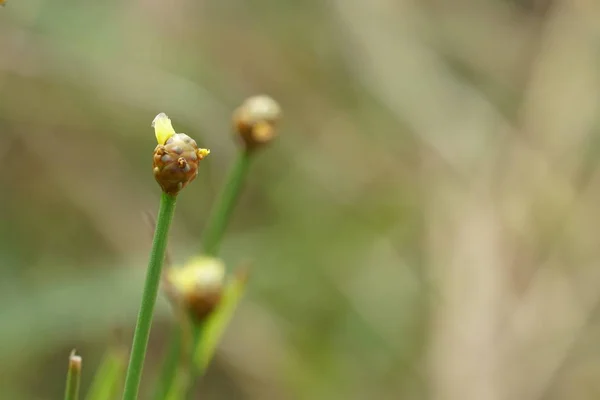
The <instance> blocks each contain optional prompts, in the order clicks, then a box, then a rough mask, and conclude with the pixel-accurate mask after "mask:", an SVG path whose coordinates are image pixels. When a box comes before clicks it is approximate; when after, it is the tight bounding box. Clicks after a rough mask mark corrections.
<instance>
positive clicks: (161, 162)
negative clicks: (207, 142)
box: [152, 114, 210, 195]
mask: <svg viewBox="0 0 600 400" xmlns="http://www.w3.org/2000/svg"><path fill="white" fill-rule="evenodd" d="M153 126H154V129H155V131H156V137H157V141H158V146H156V148H155V149H154V157H153V163H152V165H153V173H154V178H155V179H156V181H157V182H158V184H159V185H160V187H161V188H162V190H163V191H164V192H165V193H168V194H171V195H176V194H177V193H179V191H180V190H181V189H183V188H184V187H185V186H186V185H187V184H188V183H190V182H191V181H193V180H194V179H195V178H196V176H197V175H198V163H199V162H200V160H202V159H203V158H204V157H206V156H207V155H208V154H209V153H210V150H207V149H199V148H198V145H197V144H196V141H195V140H194V139H192V138H191V137H189V136H188V135H186V134H185V133H175V131H174V130H173V128H172V126H171V121H170V120H169V118H168V117H167V116H166V115H165V114H159V115H157V117H156V118H155V119H154V122H153Z"/></svg>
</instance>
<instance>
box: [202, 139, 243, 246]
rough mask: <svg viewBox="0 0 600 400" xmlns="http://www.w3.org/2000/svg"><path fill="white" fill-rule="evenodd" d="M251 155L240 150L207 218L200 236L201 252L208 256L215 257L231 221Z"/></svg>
mask: <svg viewBox="0 0 600 400" xmlns="http://www.w3.org/2000/svg"><path fill="white" fill-rule="evenodd" d="M250 160H251V153H250V152H248V151H246V150H241V151H240V152H239V155H238V157H237V160H236V161H235V164H234V165H233V168H232V170H231V172H230V173H229V177H228V179H227V183H225V186H224V187H223V191H222V192H221V194H220V195H219V198H218V199H217V203H216V204H215V205H214V206H213V209H212V211H211V213H210V215H209V217H208V222H207V223H206V228H205V231H204V234H203V236H202V250H203V252H204V254H206V255H208V256H216V255H217V254H218V253H219V247H220V245H221V241H222V239H223V234H224V233H225V229H226V228H227V224H228V223H229V220H230V219H231V213H232V212H233V209H234V207H235V204H236V203H237V200H238V197H239V194H240V192H241V190H242V186H243V183H244V179H245V178H246V175H247V173H248V169H249V168H248V167H249V165H250Z"/></svg>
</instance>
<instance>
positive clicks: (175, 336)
mask: <svg viewBox="0 0 600 400" xmlns="http://www.w3.org/2000/svg"><path fill="white" fill-rule="evenodd" d="M181 329H182V327H181V326H179V325H175V326H174V327H173V330H172V332H171V339H170V340H169V345H168V348H167V354H166V356H165V359H164V361H163V365H162V370H161V373H160V379H159V381H158V388H157V389H156V393H155V394H154V399H155V400H164V399H167V398H168V395H169V391H170V390H171V386H172V385H173V381H174V380H175V375H177V371H178V369H179V360H180V358H181V342H182V339H181Z"/></svg>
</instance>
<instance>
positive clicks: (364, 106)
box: [0, 0, 600, 400]
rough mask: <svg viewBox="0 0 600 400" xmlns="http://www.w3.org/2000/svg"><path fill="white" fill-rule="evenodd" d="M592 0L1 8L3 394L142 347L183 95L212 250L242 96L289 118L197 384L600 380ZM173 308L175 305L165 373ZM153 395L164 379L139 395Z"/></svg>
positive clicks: (393, 390)
mask: <svg viewBox="0 0 600 400" xmlns="http://www.w3.org/2000/svg"><path fill="white" fill-rule="evenodd" d="M599 26H600V6H598V5H597V4H596V2H594V1H567V0H555V1H550V0H528V1H508V0H506V1H502V0H484V1H481V0H455V1H442V0H427V1H416V0H412V1H409V0H399V1H389V0H369V1H365V0H331V1H314V0H313V1H302V2H296V1H289V0H287V1H284V0H257V1H250V2H247V1H240V0H232V1H217V0H209V1H192V0H175V1H169V2H166V1H162V2H161V1H150V0H137V1H115V0H109V1H72V0H71V1H68V0H52V1H50V0H11V1H8V2H7V4H6V7H4V8H0V188H1V196H0V209H1V210H2V211H1V213H0V321H1V322H0V387H2V396H3V398H4V397H5V398H7V399H9V398H10V399H24V400H28V399H57V398H60V397H61V396H62V393H63V384H64V371H63V369H62V368H61V367H62V366H63V365H64V356H65V354H67V353H68V351H69V350H70V349H71V348H73V347H76V348H77V349H78V351H79V353H81V354H82V355H83V357H84V360H85V361H84V363H85V364H84V365H85V366H84V369H83V376H82V391H83V392H85V391H86V390H87V388H89V386H90V384H91V381H92V374H93V372H94V370H95V368H97V367H98V365H99V364H100V361H101V358H102V355H103V354H104V350H105V349H106V348H107V347H108V346H110V345H112V344H114V343H115V341H116V342H119V343H123V344H127V343H129V341H130V335H131V330H132V327H133V324H134V321H135V313H136V311H137V308H138V306H139V300H140V294H141V280H142V277H143V269H144V267H145V263H146V257H147V252H148V249H149V246H150V239H149V237H150V234H149V228H148V226H147V224H146V223H145V222H144V218H143V213H144V212H148V211H150V212H154V211H155V208H156V207H157V203H158V197H159V190H158V188H157V186H156V183H155V182H154V179H153V177H152V170H151V155H152V150H153V148H154V146H155V144H156V142H155V139H154V137H153V132H152V129H151V127H150V126H149V121H151V120H152V118H153V117H154V116H155V115H156V114H157V113H158V112H162V111H164V112H166V113H168V114H169V116H170V117H171V118H173V119H174V120H176V121H178V124H177V130H178V131H183V132H186V133H189V134H191V135H193V136H194V138H195V139H197V141H198V144H199V145H200V146H202V147H209V148H210V149H211V150H212V154H211V157H210V158H208V159H207V160H206V161H205V162H204V164H203V166H205V167H203V168H201V170H200V175H199V176H198V178H197V179H196V181H195V182H194V183H193V184H191V185H190V187H189V188H188V189H186V191H185V193H183V194H182V196H181V198H180V199H179V201H178V210H177V215H176V217H175V221H174V227H173V233H172V236H171V242H170V247H171V251H172V253H173V255H174V258H175V261H176V262H182V261H183V260H185V259H187V258H188V256H190V255H192V254H194V253H195V252H196V251H197V250H198V249H199V243H200V232H201V229H202V227H203V225H204V223H205V221H206V218H207V216H208V209H209V207H210V205H211V203H212V200H213V199H214V198H215V195H216V193H217V191H218V189H219V187H220V185H221V184H222V182H223V179H224V177H225V175H226V173H227V170H228V168H229V166H230V165H231V163H232V161H233V158H234V150H235V140H234V138H233V135H232V133H231V131H232V129H231V121H230V118H231V112H232V111H233V110H234V108H235V107H236V106H237V105H238V104H239V102H240V101H241V100H243V99H244V98H246V97H247V96H249V95H253V94H256V93H268V94H269V95H271V96H273V97H274V98H276V99H277V100H278V101H279V102H280V104H281V105H282V108H283V110H284V113H285V119H284V120H283V123H282V125H281V127H280V135H279V137H278V139H277V141H275V143H273V145H272V146H270V147H269V148H268V149H265V151H264V152H263V153H262V154H260V155H259V157H258V158H257V160H255V161H256V162H255V163H254V165H253V168H252V171H251V173H250V178H249V182H248V184H247V186H246V188H245V192H244V195H243V196H242V199H241V202H240V204H239V207H238V209H237V210H236V213H235V216H234V221H233V223H232V224H231V226H230V228H229V231H228V236H227V239H226V242H225V243H224V245H223V254H222V256H223V258H224V259H225V261H226V263H227V265H238V264H239V263H240V262H245V261H246V260H250V262H251V264H252V265H253V269H252V276H251V279H250V281H249V286H248V288H247V294H246V297H245V299H244V301H243V302H242V304H241V306H240V307H239V309H238V310H237V312H236V314H235V317H234V319H233V321H232V324H231V325H230V327H229V329H228V330H227V333H226V335H225V340H224V341H223V343H221V345H220V347H219V350H218V352H217V355H216V358H215V360H214V362H213V364H212V365H211V368H210V370H209V373H208V375H207V376H206V378H205V379H204V380H203V383H202V385H200V388H199V390H200V391H202V393H203V394H204V397H203V398H205V399H211V398H212V399H228V398H231V399H367V398H374V399H399V398H405V399H429V398H435V399H457V400H458V399H475V400H487V399H491V400H496V399H507V400H508V399H511V400H512V399H584V400H585V399H596V398H597V396H598V393H600V384H599V381H598V379H597V378H596V377H597V376H598V374H599V373H600V352H599V349H600V346H599V345H598V343H599V342H598V329H599V327H598V315H597V314H598V313H597V309H598V303H599V302H600V297H599V294H600V268H599V265H598V264H599V258H598V256H599V252H600V239H599V238H600V235H599V234H598V228H597V227H598V226H600V225H599V222H600V221H599V220H600V213H599V212H598V210H599V209H600V191H599V188H600V176H599V175H598V173H597V172H598V169H597V160H598V159H599V157H598V149H599V147H598V140H597V135H598V115H599V113H598V111H599V105H600V101H599V100H600V95H599V93H600V91H599V88H600V85H599V83H600V79H599V77H600V75H599V72H598V71H600V52H598V49H599V48H600V47H599V45H600V29H599V28H598V27H599ZM172 320H173V317H172V316H171V315H170V314H169V310H168V307H166V302H165V301H164V298H163V299H162V300H161V307H160V312H159V314H158V316H157V318H156V320H155V321H156V323H155V326H154V329H153V332H152V338H151V349H150V354H149V357H148V361H147V364H146V365H147V367H146V370H145V373H146V375H145V379H144V382H143V386H144V390H146V392H145V394H146V395H147V394H148V393H147V391H148V389H150V388H151V387H152V385H151V383H152V380H153V377H155V376H156V374H157V373H158V371H159V367H160V360H161V356H162V354H163V351H164V343H166V340H165V339H166V335H167V334H168V333H169V324H170V322H172ZM144 398H146V397H144Z"/></svg>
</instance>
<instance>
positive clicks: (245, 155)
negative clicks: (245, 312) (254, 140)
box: [156, 149, 252, 400]
mask: <svg viewBox="0 0 600 400" xmlns="http://www.w3.org/2000/svg"><path fill="white" fill-rule="evenodd" d="M251 159H252V153H251V152H249V151H247V150H246V149H243V150H240V152H239V153H238V156H237V159H236V160H235V163H234V165H233V167H232V169H231V170H230V172H229V175H228V177H227V182H226V184H225V186H224V187H223V189H222V191H221V193H220V194H219V196H218V198H217V200H216V202H215V203H214V206H213V209H212V211H211V213H210V214H209V217H208V221H207V223H206V227H205V230H204V234H203V236H202V252H203V253H204V254H206V255H208V256H216V255H217V254H218V252H219V248H220V245H221V242H222V239H223V235H224V233H225V230H226V228H227V225H228V223H229V220H230V219H231V215H232V213H233V209H234V207H235V204H236V203H237V200H238V198H239V195H240V193H241V191H242V187H243V185H244V181H245V179H246V176H247V175H248V171H249V169H250V168H249V167H250V161H251ZM181 335H182V334H181V330H180V329H177V330H175V331H174V332H173V334H172V335H171V338H170V343H169V346H168V349H169V350H168V354H167V356H166V360H165V363H164V365H163V368H162V371H161V379H160V381H159V394H158V395H159V396H163V397H156V399H157V400H159V399H170V398H172V397H171V395H166V394H167V393H169V394H172V393H173V391H179V390H181V389H180V387H181V385H180V384H179V382H182V380H184V379H183V378H182V376H181V374H182V373H184V372H183V371H178V373H177V374H173V372H172V370H171V368H172V362H173V360H179V359H180V351H181V349H182V345H181V341H182V336H181ZM196 336H198V335H194V337H193V344H192V347H191V349H190V350H191V351H192V354H194V353H196V349H197V348H198V346H199V343H198V341H197V338H196ZM194 362H195V359H194V358H193V357H192V364H191V365H190V369H191V371H192V372H194V373H196V374H197V373H202V372H203V371H204V368H205V366H204V365H202V366H198V367H196V366H194V364H193V363H194ZM197 368H200V371H199V370H198V369H197ZM190 378H191V379H192V380H193V379H194V375H190ZM179 396H182V395H181V394H180V395H179ZM175 398H181V397H175Z"/></svg>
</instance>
